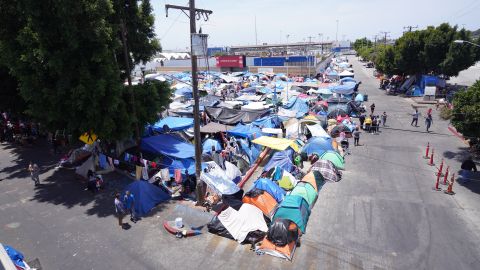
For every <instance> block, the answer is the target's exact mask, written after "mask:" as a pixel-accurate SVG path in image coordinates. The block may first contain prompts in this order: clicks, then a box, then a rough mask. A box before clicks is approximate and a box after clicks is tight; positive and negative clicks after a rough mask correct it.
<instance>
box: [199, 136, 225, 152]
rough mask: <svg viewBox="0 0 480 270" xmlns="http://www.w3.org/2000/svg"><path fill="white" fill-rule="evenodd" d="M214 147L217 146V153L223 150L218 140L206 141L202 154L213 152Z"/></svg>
mask: <svg viewBox="0 0 480 270" xmlns="http://www.w3.org/2000/svg"><path fill="white" fill-rule="evenodd" d="M212 146H215V151H220V150H222V149H223V148H222V145H221V144H220V142H218V141H217V140H214V139H206V140H205V141H203V144H202V148H203V151H202V153H203V154H207V153H211V152H212Z"/></svg>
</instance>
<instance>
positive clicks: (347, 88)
mask: <svg viewBox="0 0 480 270" xmlns="http://www.w3.org/2000/svg"><path fill="white" fill-rule="evenodd" d="M329 89H330V90H332V92H334V93H337V94H342V95H350V94H352V93H353V92H354V91H353V90H354V89H355V84H353V83H347V84H341V85H335V86H330V87H329Z"/></svg>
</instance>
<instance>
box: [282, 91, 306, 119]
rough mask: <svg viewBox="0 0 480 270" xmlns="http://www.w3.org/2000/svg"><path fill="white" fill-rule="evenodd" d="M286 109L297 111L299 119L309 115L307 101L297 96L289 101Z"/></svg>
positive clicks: (285, 106)
mask: <svg viewBox="0 0 480 270" xmlns="http://www.w3.org/2000/svg"><path fill="white" fill-rule="evenodd" d="M283 108H284V109H287V110H292V111H297V118H300V117H302V116H304V115H305V114H306V113H308V110H309V108H308V104H307V101H306V100H304V99H301V98H299V97H297V96H293V97H291V98H290V99H289V100H288V103H287V104H285V105H284V106H283Z"/></svg>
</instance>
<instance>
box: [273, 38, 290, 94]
mask: <svg viewBox="0 0 480 270" xmlns="http://www.w3.org/2000/svg"><path fill="white" fill-rule="evenodd" d="M286 37H287V57H285V59H286V61H285V64H286V65H287V91H286V93H287V100H288V78H289V76H288V38H289V37H290V34H287V36H286ZM275 87H276V86H275Z"/></svg>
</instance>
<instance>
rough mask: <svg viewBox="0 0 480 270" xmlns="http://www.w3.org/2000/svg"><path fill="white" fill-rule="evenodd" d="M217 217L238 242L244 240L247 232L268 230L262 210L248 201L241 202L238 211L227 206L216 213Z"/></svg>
mask: <svg viewBox="0 0 480 270" xmlns="http://www.w3.org/2000/svg"><path fill="white" fill-rule="evenodd" d="M218 219H219V220H220V222H222V225H223V226H224V227H225V229H227V231H228V232H229V233H230V234H231V235H232V236H233V238H235V240H237V241H238V242H239V243H241V242H243V241H244V240H245V238H246V237H247V234H248V233H249V232H253V231H256V230H259V231H262V232H267V231H268V227H267V224H266V223H265V219H263V212H262V211H261V210H260V209H258V208H257V207H256V206H254V205H251V204H248V203H244V204H242V206H241V207H240V210H238V211H237V210H235V209H233V208H231V207H228V208H227V209H225V210H223V211H222V212H221V213H220V214H219V215H218Z"/></svg>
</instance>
